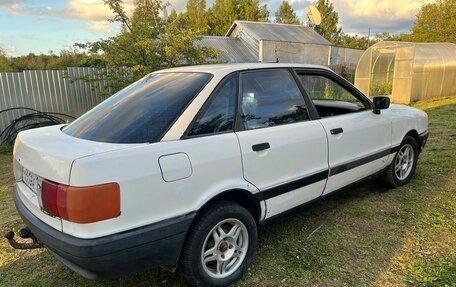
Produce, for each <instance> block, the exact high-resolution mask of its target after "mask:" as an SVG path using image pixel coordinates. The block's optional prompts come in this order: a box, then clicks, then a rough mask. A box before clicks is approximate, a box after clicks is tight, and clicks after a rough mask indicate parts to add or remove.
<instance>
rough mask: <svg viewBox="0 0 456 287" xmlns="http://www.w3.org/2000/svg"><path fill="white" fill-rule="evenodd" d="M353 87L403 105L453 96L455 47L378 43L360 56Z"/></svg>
mask: <svg viewBox="0 0 456 287" xmlns="http://www.w3.org/2000/svg"><path fill="white" fill-rule="evenodd" d="M355 85H356V87H358V89H360V90H361V91H362V92H363V93H365V94H366V95H369V96H370V97H372V96H376V95H389V96H390V98H391V101H392V102H395V103H404V104H408V103H410V102H414V101H417V100H420V99H427V98H436V97H442V96H449V95H456V44H451V43H408V42H379V43H377V44H375V45H372V46H371V47H369V48H368V49H367V50H366V51H365V52H364V54H363V55H362V56H361V58H360V60H359V62H358V65H357V67H356V72H355Z"/></svg>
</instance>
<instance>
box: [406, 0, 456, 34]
mask: <svg viewBox="0 0 456 287" xmlns="http://www.w3.org/2000/svg"><path fill="white" fill-rule="evenodd" d="M411 40H413V41H415V42H451V43H456V2H455V1H454V0H438V1H437V2H436V3H429V4H425V5H423V6H422V7H421V9H420V11H419V12H418V14H417V16H416V21H415V24H414V26H413V28H412V35H411Z"/></svg>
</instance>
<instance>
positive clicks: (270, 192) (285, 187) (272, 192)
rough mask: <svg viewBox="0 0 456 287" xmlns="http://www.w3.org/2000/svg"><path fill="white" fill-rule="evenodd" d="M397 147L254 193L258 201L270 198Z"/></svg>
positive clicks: (334, 173) (392, 152)
mask: <svg viewBox="0 0 456 287" xmlns="http://www.w3.org/2000/svg"><path fill="white" fill-rule="evenodd" d="M399 147H400V146H399V145H398V146H396V147H392V148H388V149H385V150H382V151H380V152H377V153H374V154H372V155H369V156H366V157H363V158H360V159H357V160H354V161H351V162H348V163H345V164H341V165H338V166H335V167H333V168H331V169H329V170H328V169H327V170H324V171H320V172H317V173H315V174H313V175H309V176H306V177H303V178H300V179H297V180H293V181H290V182H287V183H284V184H281V185H278V186H276V187H272V188H268V189H265V190H263V191H260V192H258V193H256V194H255V196H256V197H257V198H258V199H259V200H260V201H262V200H268V199H271V198H273V197H276V196H279V195H282V194H284V193H288V192H290V191H293V190H296V189H299V188H302V187H305V186H308V185H311V184H313V183H316V182H319V181H322V180H324V179H328V177H329V176H333V175H336V174H339V173H342V172H344V171H347V170H350V169H353V168H355V167H358V166H361V165H363V164H366V163H369V162H372V161H374V160H377V159H380V158H382V157H384V156H387V155H390V154H394V153H396V152H397V151H398V150H399Z"/></svg>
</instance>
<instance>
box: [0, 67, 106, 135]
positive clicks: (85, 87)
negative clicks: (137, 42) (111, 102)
mask: <svg viewBox="0 0 456 287" xmlns="http://www.w3.org/2000/svg"><path fill="white" fill-rule="evenodd" d="M82 78H87V79H91V80H94V81H87V80H82ZM102 85H103V82H101V81H100V83H99V84H97V81H96V70H95V69H94V68H67V69H66V70H47V71H24V72H19V73H15V72H14V73H0V111H2V110H5V109H8V108H15V107H27V108H33V109H36V110H39V111H41V112H58V113H64V114H68V115H71V116H73V117H78V116H80V115H81V114H83V113H84V112H86V111H87V110H89V109H91V108H92V107H94V106H95V105H96V104H98V103H99V102H101V101H102V100H103V98H102V97H101V96H100V89H101V88H102ZM25 113H26V112H25V111H21V110H14V111H10V112H6V113H2V114H0V131H2V130H3V129H5V128H6V127H7V126H8V125H9V123H11V121H13V120H14V119H16V118H18V117H19V116H22V115H24V114H25Z"/></svg>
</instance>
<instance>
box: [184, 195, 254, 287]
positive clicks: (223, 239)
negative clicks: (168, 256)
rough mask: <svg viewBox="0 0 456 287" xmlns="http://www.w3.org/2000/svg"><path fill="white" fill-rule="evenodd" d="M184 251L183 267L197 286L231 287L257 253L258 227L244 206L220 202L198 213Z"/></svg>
mask: <svg viewBox="0 0 456 287" xmlns="http://www.w3.org/2000/svg"><path fill="white" fill-rule="evenodd" d="M195 220H196V222H195V223H194V224H193V225H192V227H191V230H190V231H189V235H188V238H187V240H186V243H185V246H184V249H183V252H182V261H181V263H182V267H183V269H184V272H185V274H186V275H187V277H188V278H189V279H190V280H191V281H193V282H194V283H196V284H197V285H198V286H228V285H230V284H232V283H233V282H234V281H236V280H238V279H239V278H241V277H242V275H243V274H244V273H245V271H246V270H247V268H248V266H249V265H250V263H251V261H252V258H253V255H254V254H255V248H256V241H257V227H256V223H255V220H254V219H253V217H252V215H251V214H250V212H248V211H247V210H246V209H245V208H243V207H242V206H240V205H238V204H235V203H232V202H228V201H220V202H218V203H216V204H214V205H213V206H211V207H209V208H208V209H207V210H206V211H204V212H203V213H202V214H199V215H198V217H197V218H196V219H195Z"/></svg>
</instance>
